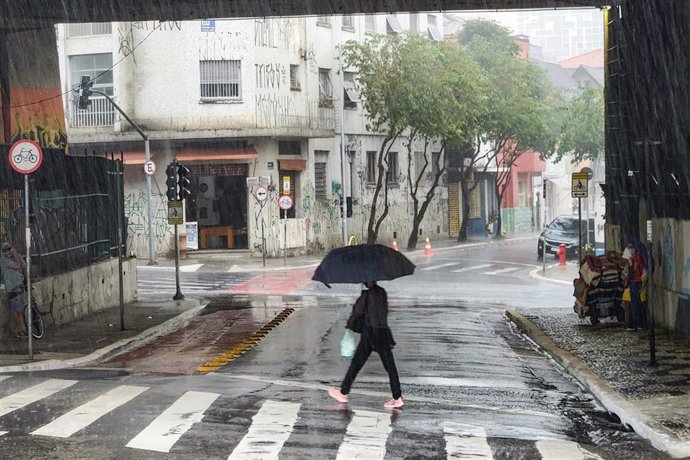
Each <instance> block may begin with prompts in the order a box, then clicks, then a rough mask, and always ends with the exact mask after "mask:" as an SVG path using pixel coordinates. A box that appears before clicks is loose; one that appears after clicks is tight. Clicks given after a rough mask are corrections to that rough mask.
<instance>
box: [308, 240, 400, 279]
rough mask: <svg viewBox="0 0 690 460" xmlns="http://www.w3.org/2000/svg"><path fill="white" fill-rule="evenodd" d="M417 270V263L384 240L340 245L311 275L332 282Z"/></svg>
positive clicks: (379, 276)
mask: <svg viewBox="0 0 690 460" xmlns="http://www.w3.org/2000/svg"><path fill="white" fill-rule="evenodd" d="M413 273H414V264H413V263H412V262H410V260H409V259H408V258H407V257H405V256H404V255H402V254H401V253H399V252H398V251H396V250H394V249H391V248H389V247H388V246H383V245H381V244H360V245H357V246H345V247H342V248H337V249H334V250H332V251H331V252H329V253H328V255H326V257H324V259H323V260H322V261H321V263H320V264H319V266H318V267H317V268H316V271H315V272H314V276H312V277H311V279H313V280H315V281H321V282H322V283H323V284H325V285H326V286H328V287H330V286H329V284H333V283H365V282H367V281H382V280H392V279H395V278H400V277H401V276H407V275H411V274H413Z"/></svg>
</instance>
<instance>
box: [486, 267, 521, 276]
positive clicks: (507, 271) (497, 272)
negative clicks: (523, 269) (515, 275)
mask: <svg viewBox="0 0 690 460" xmlns="http://www.w3.org/2000/svg"><path fill="white" fill-rule="evenodd" d="M517 270H520V268H519V267H508V268H502V269H500V270H494V271H492V272H484V273H482V274H483V275H498V274H501V273H510V272H514V271H517Z"/></svg>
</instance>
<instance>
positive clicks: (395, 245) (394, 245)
mask: <svg viewBox="0 0 690 460" xmlns="http://www.w3.org/2000/svg"><path fill="white" fill-rule="evenodd" d="M393 249H395V250H396V251H397V250H398V242H397V241H395V238H393Z"/></svg>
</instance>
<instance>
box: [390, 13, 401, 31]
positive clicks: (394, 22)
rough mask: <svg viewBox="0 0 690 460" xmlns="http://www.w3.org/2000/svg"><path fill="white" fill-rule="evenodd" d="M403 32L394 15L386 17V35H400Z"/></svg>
mask: <svg viewBox="0 0 690 460" xmlns="http://www.w3.org/2000/svg"><path fill="white" fill-rule="evenodd" d="M402 31H403V28H402V26H401V25H400V21H398V17H397V16H396V15H395V14H388V15H386V33H387V34H388V35H396V34H401V33H402Z"/></svg>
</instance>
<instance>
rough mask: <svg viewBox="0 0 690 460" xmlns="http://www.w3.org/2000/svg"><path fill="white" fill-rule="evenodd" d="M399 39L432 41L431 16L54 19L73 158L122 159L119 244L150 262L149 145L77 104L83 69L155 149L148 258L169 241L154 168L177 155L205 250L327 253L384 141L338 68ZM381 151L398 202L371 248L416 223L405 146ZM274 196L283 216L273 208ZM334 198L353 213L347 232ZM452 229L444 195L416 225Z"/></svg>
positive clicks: (359, 233) (435, 36) (161, 169)
mask: <svg viewBox="0 0 690 460" xmlns="http://www.w3.org/2000/svg"><path fill="white" fill-rule="evenodd" d="M404 30H411V31H413V32H418V33H423V34H425V35H427V36H428V37H429V39H431V40H436V41H440V40H441V39H442V20H441V15H436V14H387V15H366V16H363V15H360V16H349V15H345V16H333V17H331V16H315V17H295V18H261V19H242V20H236V19H213V20H207V21H185V22H126V23H112V24H70V25H60V26H58V50H59V52H60V56H61V75H62V82H63V83H62V84H63V90H64V91H65V94H66V95H65V98H64V104H65V114H66V117H67V123H66V125H67V132H68V139H69V145H70V151H71V152H76V153H81V152H82V151H83V152H87V153H90V152H98V153H102V152H115V153H116V154H120V152H122V155H123V157H124V164H125V172H124V176H125V196H126V199H125V215H126V216H127V219H128V247H129V248H130V250H131V251H132V252H134V253H136V254H137V255H138V256H140V257H143V256H145V255H148V227H149V226H148V218H147V212H146V209H147V196H146V190H145V181H146V178H145V174H144V170H143V163H144V142H143V140H142V137H141V136H140V135H139V134H138V133H137V131H136V130H135V129H133V128H132V126H130V124H129V123H128V122H127V121H126V120H125V119H124V118H123V117H121V116H120V114H119V112H118V111H117V110H115V108H114V107H113V106H112V105H111V104H110V103H109V101H108V100H107V98H105V97H102V96H99V95H98V94H94V95H93V96H92V98H91V101H92V102H91V105H90V107H89V108H88V110H80V109H78V107H77V104H76V100H77V97H76V93H74V92H71V91H70V89H72V88H75V87H76V86H78V85H79V83H80V81H81V78H82V76H84V75H88V76H90V77H91V78H92V80H94V81H95V84H94V90H97V91H101V92H104V93H106V94H108V95H109V96H111V97H112V98H113V99H114V100H115V101H116V103H117V105H118V106H120V107H121V109H122V110H123V111H124V112H125V113H127V115H128V116H129V117H130V118H131V119H132V120H133V121H134V122H135V123H136V124H137V125H138V126H140V127H141V129H142V130H143V131H144V132H145V133H146V135H147V136H148V137H149V139H150V143H151V157H152V160H153V161H154V163H155V164H156V172H155V174H154V175H153V177H152V179H153V205H154V206H153V207H154V216H153V221H152V228H153V233H154V239H155V251H156V253H157V254H167V253H169V252H170V250H171V248H172V243H173V239H172V234H173V233H172V231H173V230H172V226H170V225H169V224H168V223H167V198H166V196H165V192H166V186H165V180H166V174H165V169H166V166H167V165H168V164H169V163H170V162H171V161H172V160H173V159H176V160H177V161H178V162H179V163H181V164H183V165H185V166H186V167H187V168H188V169H189V170H190V179H191V185H192V190H193V192H194V195H193V197H192V198H191V199H188V200H186V201H185V209H184V214H185V221H186V222H196V223H197V225H198V229H199V246H200V248H202V249H203V248H218V247H223V248H243V249H250V250H251V251H252V252H253V253H254V254H261V253H262V248H264V247H265V249H266V253H267V254H268V255H269V256H279V255H281V254H282V250H283V246H285V245H286V246H287V248H288V252H289V253H290V252H308V251H318V250H327V249H330V248H332V247H334V246H337V245H340V244H342V242H343V239H344V236H349V235H354V236H355V237H356V238H357V239H358V240H359V241H362V240H363V239H364V238H365V235H366V226H367V221H368V215H369V210H370V203H371V199H372V192H373V188H374V184H373V179H374V177H375V176H374V168H375V163H374V158H375V152H377V151H378V150H379V148H380V145H381V136H380V134H377V133H372V132H369V131H368V130H367V128H366V119H365V116H364V114H363V112H362V110H361V103H360V101H359V95H358V94H357V91H356V89H355V85H354V80H355V77H356V76H355V74H354V72H350V71H349V70H350V69H345V70H344V72H343V73H342V75H341V74H340V71H339V67H340V62H339V48H340V46H342V45H343V44H344V43H345V42H346V41H348V40H360V41H362V40H366V39H367V38H369V37H370V36H371V35H373V34H386V33H389V34H393V33H401V32H402V31H404ZM381 77H382V78H385V75H382V76H381ZM341 105H342V106H343V108H342V109H341ZM343 129H344V136H342V138H343V139H344V146H345V147H344V149H342V150H343V151H344V154H343V153H341V131H342V130H343ZM392 150H393V154H392V156H391V161H390V165H389V169H388V173H387V180H388V181H389V185H390V190H391V198H390V202H391V203H393V205H392V207H391V212H390V215H389V217H388V218H387V219H386V221H385V223H384V225H383V227H382V231H381V233H380V239H381V241H388V240H389V239H391V238H393V236H394V235H395V236H397V237H398V238H403V237H405V238H406V237H407V234H408V232H409V231H410V229H411V217H410V213H409V211H410V206H409V203H408V202H409V201H410V200H409V196H408V191H407V188H406V181H405V180H404V174H405V173H406V171H407V159H406V154H405V152H406V148H404V139H401V140H399V141H398V142H397V143H396V144H395V145H394V147H393V149H392ZM341 158H342V159H341ZM413 166H414V165H413ZM259 187H264V188H265V189H266V190H267V191H268V197H267V199H266V200H265V201H261V200H260V199H258V198H257V196H256V191H257V190H258V189H259ZM284 193H285V194H289V195H290V196H292V198H293V201H294V207H293V208H292V209H290V210H288V211H287V212H285V213H283V214H281V210H280V209H279V206H278V198H279V196H280V195H281V194H284ZM343 196H345V197H347V202H348V203H349V208H350V209H351V212H352V215H351V216H349V217H348V218H347V234H348V235H344V234H343V216H342V210H341V202H342V197H343ZM285 214H286V215H287V216H286V217H287V222H283V221H282V220H281V219H282V217H283V216H284V215H285ZM447 221H448V212H447V193H446V192H445V191H441V192H440V193H437V198H435V200H434V203H433V205H432V206H430V210H429V212H428V214H427V217H426V219H425V222H427V223H425V224H423V225H422V230H423V232H424V233H425V234H426V235H428V236H432V235H431V234H430V233H431V232H433V234H434V235H438V234H444V233H445V234H447V232H448V224H447ZM285 228H286V232H287V235H285V234H284V233H283V232H284V231H285V230H284V229H285ZM181 229H183V227H181ZM264 242H265V243H264Z"/></svg>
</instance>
